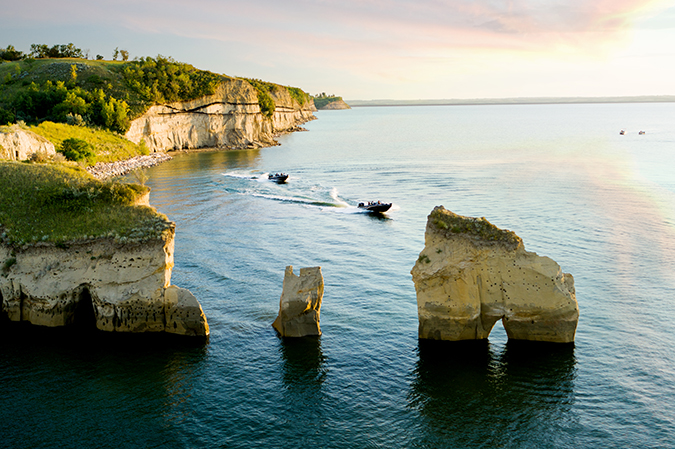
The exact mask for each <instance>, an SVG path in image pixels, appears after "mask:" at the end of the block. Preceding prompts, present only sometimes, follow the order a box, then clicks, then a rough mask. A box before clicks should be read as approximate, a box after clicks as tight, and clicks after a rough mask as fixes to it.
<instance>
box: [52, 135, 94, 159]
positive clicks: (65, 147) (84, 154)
mask: <svg viewBox="0 0 675 449" xmlns="http://www.w3.org/2000/svg"><path fill="white" fill-rule="evenodd" d="M59 153H62V154H63V155H64V156H65V157H66V159H68V160H69V161H75V162H80V161H88V162H90V161H93V160H94V158H95V157H96V155H95V154H94V147H93V146H92V145H91V144H90V143H88V142H87V141H86V140H82V139H75V138H70V139H66V140H64V141H63V142H61V149H60V150H59Z"/></svg>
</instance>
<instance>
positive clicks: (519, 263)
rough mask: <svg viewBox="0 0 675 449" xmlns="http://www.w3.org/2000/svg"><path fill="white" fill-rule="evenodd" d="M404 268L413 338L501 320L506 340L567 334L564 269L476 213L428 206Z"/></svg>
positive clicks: (569, 316)
mask: <svg viewBox="0 0 675 449" xmlns="http://www.w3.org/2000/svg"><path fill="white" fill-rule="evenodd" d="M411 274H412V276H413V282H414V283H415V289H416V291H417V307H418V316H419V337H420V338H424V339H434V340H451V341H457V340H480V339H485V338H487V337H488V335H489V334H490V331H491V330H492V327H493V326H494V324H495V323H496V322H497V320H500V319H501V320H502V323H503V325H504V329H505V330H506V333H507V335H508V337H509V339H514V340H531V341H544V342H557V343H569V342H573V341H574V335H575V332H576V328H577V322H578V320H579V307H578V304H577V300H576V294H575V289H574V278H573V277H572V275H570V274H567V273H563V272H562V271H561V269H560V266H559V265H558V264H557V263H556V262H554V261H553V260H552V259H550V258H548V257H541V256H538V255H537V254H536V253H532V252H528V251H525V248H524V246H523V242H522V240H521V239H520V238H519V237H518V236H517V235H516V234H514V233H513V232H511V231H506V230H502V229H499V228H497V227H496V226H494V225H492V224H491V223H489V222H488V221H487V220H485V219H484V218H468V217H462V216H460V215H456V214H454V213H452V212H450V211H448V210H446V209H445V208H444V207H443V206H438V207H436V208H434V210H433V211H432V212H431V214H430V215H429V217H428V221H427V228H426V234H425V247H424V250H423V251H422V252H421V253H420V256H419V258H418V260H417V263H416V264H415V266H414V267H413V269H412V271H411Z"/></svg>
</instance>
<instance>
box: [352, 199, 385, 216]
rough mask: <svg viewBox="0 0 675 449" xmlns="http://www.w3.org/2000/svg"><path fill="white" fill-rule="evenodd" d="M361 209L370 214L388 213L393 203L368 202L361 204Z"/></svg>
mask: <svg viewBox="0 0 675 449" xmlns="http://www.w3.org/2000/svg"><path fill="white" fill-rule="evenodd" d="M358 207H359V209H364V210H367V211H368V212H375V213H378V214H381V213H382V212H386V211H388V210H389V209H390V208H391V203H382V202H380V201H367V202H365V203H359V206H358Z"/></svg>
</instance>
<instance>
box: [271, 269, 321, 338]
mask: <svg viewBox="0 0 675 449" xmlns="http://www.w3.org/2000/svg"><path fill="white" fill-rule="evenodd" d="M322 299H323V276H322V274H321V267H311V268H301V269H300V276H296V275H295V274H293V266H291V265H289V266H287V267H286V273H285V275H284V286H283V291H282V293H281V300H280V301H279V316H277V319H276V320H274V323H272V326H274V328H275V329H276V330H277V332H279V335H280V336H282V337H305V336H309V335H321V328H320V327H319V315H320V311H321V300H322Z"/></svg>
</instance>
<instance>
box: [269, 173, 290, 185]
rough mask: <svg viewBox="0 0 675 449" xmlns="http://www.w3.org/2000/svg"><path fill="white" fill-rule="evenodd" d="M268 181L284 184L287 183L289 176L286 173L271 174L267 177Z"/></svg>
mask: <svg viewBox="0 0 675 449" xmlns="http://www.w3.org/2000/svg"><path fill="white" fill-rule="evenodd" d="M267 179H269V180H270V181H274V182H276V183H279V184H282V183H284V182H286V180H287V179H288V175H287V174H286V173H274V174H272V173H270V174H269V175H267Z"/></svg>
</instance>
